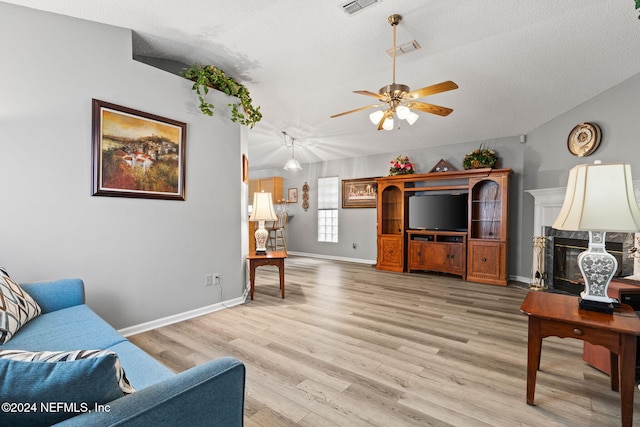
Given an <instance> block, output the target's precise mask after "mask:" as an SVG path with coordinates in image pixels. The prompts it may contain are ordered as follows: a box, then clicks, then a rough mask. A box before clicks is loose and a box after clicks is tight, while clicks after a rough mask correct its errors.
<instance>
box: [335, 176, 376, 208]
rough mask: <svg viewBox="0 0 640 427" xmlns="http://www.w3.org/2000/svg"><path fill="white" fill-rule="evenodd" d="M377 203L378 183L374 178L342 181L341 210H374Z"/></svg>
mask: <svg viewBox="0 0 640 427" xmlns="http://www.w3.org/2000/svg"><path fill="white" fill-rule="evenodd" d="M377 201H378V183H377V182H376V179H375V178H360V179H343V180H342V207H343V208H375V207H376V203H377Z"/></svg>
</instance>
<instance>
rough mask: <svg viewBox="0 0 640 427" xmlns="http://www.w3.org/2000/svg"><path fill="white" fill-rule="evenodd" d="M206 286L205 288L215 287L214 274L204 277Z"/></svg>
mask: <svg viewBox="0 0 640 427" xmlns="http://www.w3.org/2000/svg"><path fill="white" fill-rule="evenodd" d="M204 280H205V281H204V285H205V286H212V285H213V274H207V275H206V276H204Z"/></svg>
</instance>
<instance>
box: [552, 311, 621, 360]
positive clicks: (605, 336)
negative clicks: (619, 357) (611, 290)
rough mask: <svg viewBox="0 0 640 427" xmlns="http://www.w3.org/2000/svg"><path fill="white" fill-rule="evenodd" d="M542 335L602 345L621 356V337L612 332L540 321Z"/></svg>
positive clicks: (553, 321)
mask: <svg viewBox="0 0 640 427" xmlns="http://www.w3.org/2000/svg"><path fill="white" fill-rule="evenodd" d="M540 335H541V336H542V337H543V338H544V337H550V336H553V337H560V338H576V339H579V340H583V341H587V342H589V343H591V344H595V345H601V346H603V347H606V348H608V349H610V350H613V352H614V353H616V354H620V335H619V334H613V333H611V331H605V330H602V329H594V328H589V327H584V326H579V325H571V324H567V323H559V322H558V321H556V320H544V319H541V320H540Z"/></svg>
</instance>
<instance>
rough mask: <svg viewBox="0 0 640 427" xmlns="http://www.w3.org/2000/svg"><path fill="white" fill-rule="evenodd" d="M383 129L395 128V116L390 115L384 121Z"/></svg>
mask: <svg viewBox="0 0 640 427" xmlns="http://www.w3.org/2000/svg"><path fill="white" fill-rule="evenodd" d="M382 129H384V130H391V129H393V117H389V118H388V119H387V120H385V121H384V123H383V124H382Z"/></svg>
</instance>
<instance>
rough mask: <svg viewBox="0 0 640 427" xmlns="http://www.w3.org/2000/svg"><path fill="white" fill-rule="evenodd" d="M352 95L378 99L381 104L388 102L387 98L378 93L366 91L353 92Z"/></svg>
mask: <svg viewBox="0 0 640 427" xmlns="http://www.w3.org/2000/svg"><path fill="white" fill-rule="evenodd" d="M353 93H357V94H358V95H366V96H372V97H374V98H377V99H379V100H380V101H382V102H387V101H388V100H389V98H388V97H387V96H385V95H382V94H380V93H374V92H370V91H368V90H354V91H353Z"/></svg>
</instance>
